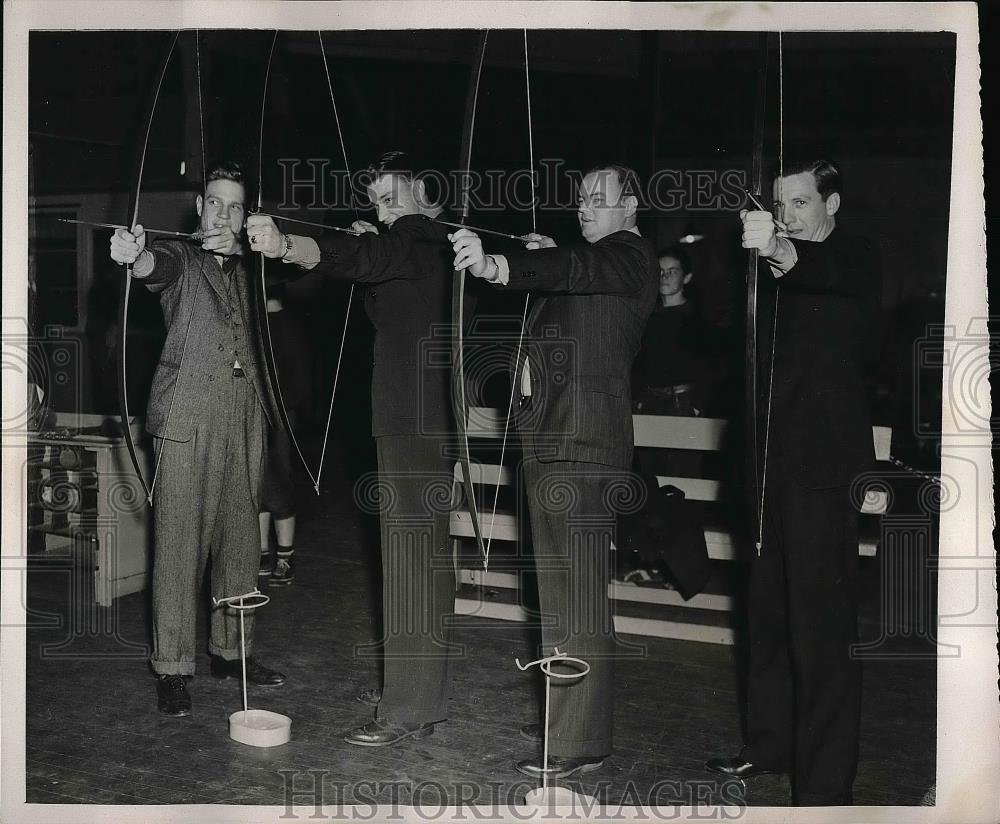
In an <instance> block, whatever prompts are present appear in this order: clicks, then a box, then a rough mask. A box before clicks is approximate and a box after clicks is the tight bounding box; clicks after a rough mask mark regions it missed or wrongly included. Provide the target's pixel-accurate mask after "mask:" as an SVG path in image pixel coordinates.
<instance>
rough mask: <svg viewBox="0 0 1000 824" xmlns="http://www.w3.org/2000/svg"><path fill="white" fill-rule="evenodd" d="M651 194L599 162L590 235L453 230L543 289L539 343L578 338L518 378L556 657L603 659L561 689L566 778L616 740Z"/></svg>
mask: <svg viewBox="0 0 1000 824" xmlns="http://www.w3.org/2000/svg"><path fill="white" fill-rule="evenodd" d="M638 195H639V182H638V179H637V176H636V174H635V172H634V171H632V170H631V169H628V168H626V167H623V166H619V165H609V166H599V167H596V168H594V169H593V170H591V171H590V172H589V173H588V174H587V175H586V176H585V177H584V179H583V181H582V182H581V184H580V191H579V195H578V208H577V216H578V218H579V221H580V230H581V233H582V234H583V238H584V240H585V241H586V243H580V244H576V245H572V246H566V247H562V248H554V247H555V243H554V242H553V241H552V240H551V239H550V238H547V237H544V236H542V235H533V236H532V241H533V242H532V243H530V244H529V245H528V249H529V251H525V252H518V253H516V254H510V255H506V256H503V255H484V254H483V248H482V242H481V241H480V239H479V238H478V237H477V236H476V235H475V234H473V233H472V232H470V231H469V230H467V229H460V230H459V231H457V232H455V233H454V234H453V235H452V240H453V242H454V250H455V253H456V256H455V266H456V267H457V268H467V269H468V271H469V273H470V274H472V275H475V276H476V277H480V278H484V279H486V280H488V281H490V282H493V283H496V284H500V285H502V286H503V287H504V288H506V289H519V290H529V291H531V292H536V293H539V296H538V297H536V299H535V303H534V305H533V307H532V309H531V312H530V314H529V316H528V321H527V328H526V330H525V339H526V340H527V341H531V340H532V338H533V337H536V338H543V339H545V338H546V333H547V332H548V333H549V334H551V333H552V332H553V331H554V332H555V338H556V339H558V340H559V341H562V342H564V343H565V344H566V345H567V347H568V348H567V351H568V353H569V356H568V357H567V358H562V357H559V358H556V357H553V358H551V359H548V360H546V359H545V358H544V357H542V358H537V357H533V356H532V351H531V350H532V348H533V347H532V346H531V345H529V346H526V347H525V349H526V354H527V357H526V358H525V359H523V360H522V363H519V364H518V368H517V374H516V375H515V386H516V387H517V389H518V391H519V392H520V395H521V403H522V406H523V405H524V404H525V402H526V401H527V400H528V399H529V398H530V408H531V411H530V413H527V414H524V415H522V416H521V417H522V418H523V419H524V421H526V422H527V421H530V425H526V424H524V423H519V429H520V432H521V438H522V446H523V451H524V459H523V464H522V467H521V472H522V478H523V484H524V489H525V493H526V497H527V501H528V511H529V515H530V519H531V539H532V549H533V552H534V556H535V565H536V576H537V580H538V598H539V603H540V606H541V611H542V615H543V623H542V646H543V654H544V655H551V654H552V653H553V651H554V650H555V648H558V649H559V651H560V652H563V653H566V654H567V655H569V656H574V657H578V658H581V659H583V660H585V661H587V662H588V663H589V664H590V672H589V674H587V675H586V677H584V678H582V679H579V680H577V681H573V682H569V684H568V685H563V686H558V687H557V688H555V689H553V690H552V696H551V705H550V708H549V718H548V725H549V735H550V739H549V774H550V775H551V777H553V778H564V777H566V776H569V775H572V774H574V773H576V772H585V771H589V770H594V769H598V768H599V767H600V766H601V765H602V764H603V761H604V758H605V757H606V756H607V755H609V754H610V753H611V749H612V706H613V702H612V697H613V696H612V692H613V668H612V659H613V656H614V632H613V624H612V616H611V609H610V604H609V601H608V584H609V582H610V550H611V540H612V536H613V530H614V518H615V512H614V510H615V507H614V503H613V500H612V499H613V498H614V497H615V492H614V489H613V488H614V487H615V486H616V485H617V484H619V483H621V482H622V481H623V480H624V479H626V478H627V474H626V473H627V472H628V470H629V467H630V466H631V462H632V443H633V437H632V412H631V410H632V401H631V396H630V388H629V374H630V371H631V368H632V361H633V360H634V359H635V356H636V353H637V352H638V351H639V344H640V341H641V338H642V331H643V328H644V327H645V325H646V320H647V319H648V318H649V314H650V312H651V311H652V309H653V303H654V301H655V299H656V290H657V284H658V282H659V264H658V262H657V259H656V251H655V249H654V247H653V244H652V243H650V242H649V241H648V240H646V239H645V238H643V237H642V236H641V235H640V234H639V231H638V229H637V228H636V225H635V223H636V210H637V208H638ZM546 247H548V248H546ZM547 339H549V340H552V339H553V338H551V337H550V338H547ZM537 349H539V350H540V351H544V349H543V348H541V347H537ZM619 491H620V487H619ZM546 619H554V622H553V621H551V620H546ZM524 732H525V733H526V734H529V735H530V734H531V733H532V732H535V734H537V732H536V731H535V730H528V729H527V728H526V729H525V730H524ZM517 769H518V771H520V772H522V773H524V774H525V775H531V776H535V777H537V776H538V775H540V773H541V770H542V768H541V764H540V763H538V760H537V759H535V760H528V761H521V762H519V763H518V764H517Z"/></svg>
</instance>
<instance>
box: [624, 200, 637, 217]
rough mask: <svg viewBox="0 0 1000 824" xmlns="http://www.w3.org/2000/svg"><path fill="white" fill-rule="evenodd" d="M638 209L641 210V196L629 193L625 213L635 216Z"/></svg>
mask: <svg viewBox="0 0 1000 824" xmlns="http://www.w3.org/2000/svg"><path fill="white" fill-rule="evenodd" d="M638 210H639V198H637V197H636V196H635V195H627V196H626V197H625V214H626V215H627V216H628V217H633V216H634V215H635V213H636V212H637V211H638Z"/></svg>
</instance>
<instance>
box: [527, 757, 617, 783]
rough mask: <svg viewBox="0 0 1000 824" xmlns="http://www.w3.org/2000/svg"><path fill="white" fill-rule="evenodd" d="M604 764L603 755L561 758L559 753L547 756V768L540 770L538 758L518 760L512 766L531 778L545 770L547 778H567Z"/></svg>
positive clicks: (596, 768)
mask: <svg viewBox="0 0 1000 824" xmlns="http://www.w3.org/2000/svg"><path fill="white" fill-rule="evenodd" d="M602 766H604V756H602V755H599V756H584V757H581V758H563V757H562V756H559V755H550V756H549V768H548V769H547V770H542V761H541V759H540V758H529V759H528V760H527V761H518V762H517V764H515V765H514V768H515V769H516V770H517V771H518V772H519V773H521V775H530V776H531V777H532V778H539V777H541V775H542V772H545V774H546V776H548V777H549V778H568V777H569V776H571V775H573V774H574V773H578V772H579V773H585V772H593V771H594V770H599V769H600V768H601V767H602Z"/></svg>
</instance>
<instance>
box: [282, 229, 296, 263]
mask: <svg viewBox="0 0 1000 824" xmlns="http://www.w3.org/2000/svg"><path fill="white" fill-rule="evenodd" d="M292 245H293V244H292V236H291V235H285V251H284V252H282V253H281V259H282V261H283V262H285V263H288V256H289V255H290V254H291V253H292Z"/></svg>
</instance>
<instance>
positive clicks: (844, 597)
mask: <svg viewBox="0 0 1000 824" xmlns="http://www.w3.org/2000/svg"><path fill="white" fill-rule="evenodd" d="M857 567H858V513H857V511H856V510H854V508H853V507H852V506H851V503H850V499H849V494H848V488H847V487H846V486H845V487H834V488H832V489H807V488H805V487H803V486H801V485H800V484H798V483H796V482H795V481H794V480H792V479H790V478H788V476H787V473H786V472H783V471H782V469H781V468H780V467H769V468H768V487H767V493H766V498H765V501H764V533H763V541H762V547H761V553H760V556H759V557H756V558H754V559H753V561H752V565H751V572H750V592H749V629H750V675H749V683H748V695H747V697H748V707H747V746H746V747H745V748H744V753H743V754H744V756H745V757H746V758H747V759H748V760H750V761H753V762H755V763H759V764H762V765H765V766H774V767H780V768H785V769H790V771H791V774H792V788H793V796H794V800H795V803H796V804H801V805H804V806H810V805H817V806H818V805H825V804H850V803H851V785H852V784H853V782H854V775H855V772H856V770H857V763H858V735H859V721H860V708H861V668H860V663H859V662H858V661H857V660H854V659H853V658H852V657H851V655H850V645H851V644H853V643H855V642H856V641H857V597H856V588H857Z"/></svg>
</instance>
